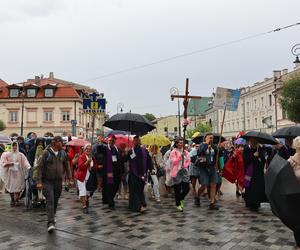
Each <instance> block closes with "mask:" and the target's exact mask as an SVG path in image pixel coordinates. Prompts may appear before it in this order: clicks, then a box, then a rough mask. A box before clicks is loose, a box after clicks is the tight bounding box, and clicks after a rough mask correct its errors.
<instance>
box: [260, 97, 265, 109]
mask: <svg viewBox="0 0 300 250" xmlns="http://www.w3.org/2000/svg"><path fill="white" fill-rule="evenodd" d="M260 100H261V107H262V108H263V107H264V98H263V97H261V98H260Z"/></svg>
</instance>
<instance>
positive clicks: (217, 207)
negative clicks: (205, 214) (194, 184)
mask: <svg viewBox="0 0 300 250" xmlns="http://www.w3.org/2000/svg"><path fill="white" fill-rule="evenodd" d="M209 209H210V210H219V206H218V205H217V204H215V203H210V205H209Z"/></svg>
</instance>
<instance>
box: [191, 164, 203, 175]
mask: <svg viewBox="0 0 300 250" xmlns="http://www.w3.org/2000/svg"><path fill="white" fill-rule="evenodd" d="M189 174H190V177H191V178H193V177H194V178H199V177H200V174H201V173H200V167H197V166H195V165H194V164H191V165H190V167H189Z"/></svg>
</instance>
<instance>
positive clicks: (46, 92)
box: [45, 89, 54, 97]
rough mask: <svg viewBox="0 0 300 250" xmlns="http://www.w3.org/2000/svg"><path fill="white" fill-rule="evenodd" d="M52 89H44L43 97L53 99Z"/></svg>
mask: <svg viewBox="0 0 300 250" xmlns="http://www.w3.org/2000/svg"><path fill="white" fill-rule="evenodd" d="M53 94H54V89H45V97H53Z"/></svg>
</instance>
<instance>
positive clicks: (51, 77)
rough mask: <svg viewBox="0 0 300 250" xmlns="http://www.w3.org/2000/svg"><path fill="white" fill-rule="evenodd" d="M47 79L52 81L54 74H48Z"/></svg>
mask: <svg viewBox="0 0 300 250" xmlns="http://www.w3.org/2000/svg"><path fill="white" fill-rule="evenodd" d="M49 79H50V80H53V79H54V73H53V72H50V73H49Z"/></svg>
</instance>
